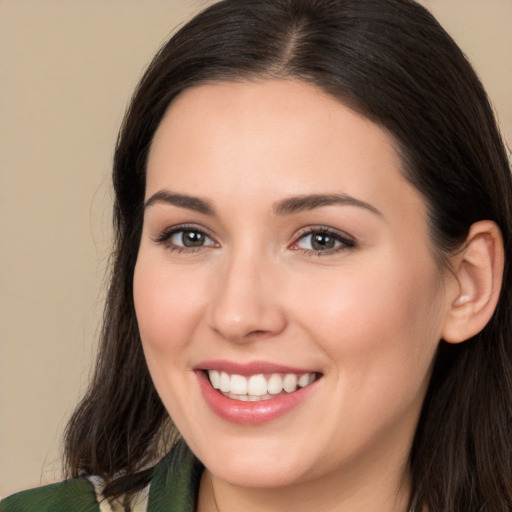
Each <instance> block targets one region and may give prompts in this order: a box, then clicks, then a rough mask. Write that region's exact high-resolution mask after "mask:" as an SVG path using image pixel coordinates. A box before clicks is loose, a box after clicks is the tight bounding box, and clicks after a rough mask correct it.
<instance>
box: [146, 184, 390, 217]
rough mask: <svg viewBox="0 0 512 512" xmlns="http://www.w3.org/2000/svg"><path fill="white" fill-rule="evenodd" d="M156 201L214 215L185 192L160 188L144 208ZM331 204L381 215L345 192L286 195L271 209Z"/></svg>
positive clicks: (288, 211) (284, 210)
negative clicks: (353, 207) (178, 192)
mask: <svg viewBox="0 0 512 512" xmlns="http://www.w3.org/2000/svg"><path fill="white" fill-rule="evenodd" d="M157 203H166V204H171V205H173V206H178V207H179V208H186V209H188V210H194V211H196V212H199V213H202V214H204V215H210V216H213V215H216V211H215V208H214V207H213V206H212V204H211V203H210V202H209V201H207V200H206V199H202V198H200V197H194V196H189V195H186V194H176V193H172V192H168V191H166V190H160V191H158V192H156V193H155V194H153V195H152V196H151V197H150V198H149V199H148V200H147V201H146V203H145V204H144V209H147V208H149V207H150V206H152V205H154V204H157ZM332 205H339V206H357V207H359V208H364V209H366V210H369V211H370V212H372V213H375V214H376V215H379V216H381V217H383V215H382V213H381V212H380V211H379V210H378V209H377V208H375V206H373V205H371V204H370V203H367V202H365V201H361V200H360V199H356V198H355V197H352V196H349V195H347V194H308V195H302V196H293V197H288V198H286V199H283V200H282V201H279V202H277V203H275V204H274V206H273V210H274V213H275V214H276V215H279V216H283V215H293V214H294V213H299V212H302V211H307V210H313V209H315V208H320V207H322V206H332Z"/></svg>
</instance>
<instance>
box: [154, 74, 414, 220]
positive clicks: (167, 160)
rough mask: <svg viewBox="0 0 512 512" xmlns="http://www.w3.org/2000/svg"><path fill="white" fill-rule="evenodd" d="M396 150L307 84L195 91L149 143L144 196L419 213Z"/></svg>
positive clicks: (378, 131) (374, 128) (178, 102)
mask: <svg viewBox="0 0 512 512" xmlns="http://www.w3.org/2000/svg"><path fill="white" fill-rule="evenodd" d="M395 146H396V144H395V141H394V139H393V138H392V137H391V136H390V135H389V134H388V133H387V132H386V131H385V130H384V129H382V128H381V127H380V126H378V125H377V124H375V123H373V122H371V121H369V120H368V119H367V118H365V117H363V116H361V115H360V114H358V113H356V112H355V111H353V110H352V109H350V108H349V107H347V106H345V105H344V104H343V103H341V102H340V101H339V100H337V99H336V98H334V97H333V96H331V95H329V94H327V93H325V92H323V91H322V90H321V89H319V88H318V87H316V86H314V85H311V84H307V83H304V82H299V81H291V80H281V81H278V80H268V81H260V82H237V83H234V82H228V83H218V84H208V85H201V86H197V87H194V88H191V89H188V90H186V91H184V92H183V93H182V94H181V95H180V96H179V97H178V98H176V99H175V101H174V102H173V103H172V104H171V105H170V107H169V109H168V111H167V113H166V115H165V116H164V119H163V120H162V122H161V124H160V126H159V128H158V130H157V132H156V134H155V137H154V139H153V143H152V147H151V150H150V154H149V159H148V176H147V190H146V197H149V196H150V195H151V194H154V193H155V192H156V191H157V190H158V189H159V188H162V187H166V188H170V189H171V190H173V191H176V192H179V193H181V192H183V193H190V192H191V191H190V189H191V188H193V189H194V193H195V195H199V196H201V195H206V196H208V195H215V194H216V195H217V196H218V197H219V198H220V197H221V196H222V197H224V196H225V195H229V196H230V197H233V196H234V195H235V194H236V195H237V196H238V197H240V198H244V197H245V196H247V199H250V197H253V196H254V195H258V194H259V195H260V196H261V197H264V198H267V199H268V200H269V201H274V200H279V199H280V198H281V197H282V196H283V195H301V194H310V193H333V192H335V193H345V194H350V195H352V196H354V197H357V198H358V199H361V200H362V201H367V202H371V203H372V204H374V206H375V207H376V208H377V209H379V210H383V209H385V203H390V204H391V203H393V202H394V201H395V200H396V198H397V197H398V196H400V197H401V198H402V200H403V202H404V204H403V206H407V205H408V203H409V202H410V200H413V201H414V202H415V204H414V205H413V206H415V207H418V208H420V210H422V209H423V201H422V200H420V198H419V194H417V193H416V191H415V189H413V188H412V187H411V186H410V184H409V183H408V181H407V180H405V179H404V177H403V175H402V172H401V169H402V161H401V159H400V157H399V155H398V153H397V151H396V150H395ZM213 199H214V200H215V197H213ZM416 203H417V204H416ZM409 206H410V205H409ZM422 213H423V212H422Z"/></svg>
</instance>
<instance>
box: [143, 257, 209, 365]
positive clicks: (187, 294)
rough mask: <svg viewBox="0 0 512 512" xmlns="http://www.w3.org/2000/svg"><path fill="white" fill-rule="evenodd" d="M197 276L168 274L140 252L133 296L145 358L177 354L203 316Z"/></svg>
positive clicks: (201, 289) (203, 292) (166, 267)
mask: <svg viewBox="0 0 512 512" xmlns="http://www.w3.org/2000/svg"><path fill="white" fill-rule="evenodd" d="M201 283H204V279H202V277H201V276H199V275H191V274H190V272H188V273H183V272H180V271H179V269H178V270H176V269H174V271H171V270H170V268H169V265H166V264H165V262H162V261H159V260H158V259H156V258H151V257H150V256H149V255H146V254H145V253H144V251H141V253H140V254H139V258H138V260H137V264H136V266H135V272H134V282H133V295H134V303H135V311H136V315H137V322H138V326H139V332H140V335H141V339H142V343H143V346H144V351H145V352H146V357H147V358H148V363H149V359H150V357H151V354H152V353H154V354H155V356H158V355H162V354H167V355H172V354H174V353H179V351H180V349H181V348H183V346H185V345H186V344H187V342H188V341H189V340H190V339H191V337H192V336H193V331H194V329H195V326H196V325H197V320H198V319H199V318H201V316H202V314H203V310H204V307H203V304H204V302H205V297H206V290H205V287H204V286H203V285H202V284H201Z"/></svg>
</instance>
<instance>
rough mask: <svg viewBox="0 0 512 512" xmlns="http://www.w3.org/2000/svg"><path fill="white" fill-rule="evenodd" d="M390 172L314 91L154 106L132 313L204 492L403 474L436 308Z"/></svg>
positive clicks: (440, 304)
mask: <svg viewBox="0 0 512 512" xmlns="http://www.w3.org/2000/svg"><path fill="white" fill-rule="evenodd" d="M400 166H401V161H400V159H399V157H398V155H397V153H396V151H395V150H394V147H393V141H392V139H391V137H390V136H389V135H388V134H387V133H386V132H385V131H384V130H382V129H381V128H379V127H378V126H377V125H375V124H373V123H372V122H370V121H368V120H367V119H365V118H363V117H361V116H360V115H358V114H357V113H355V112H354V111H352V110H350V109H349V108H347V107H346V106H344V105H343V104H341V103H340V102H339V101H337V100H336V99H334V98H333V97H331V96H329V95H326V94H324V93H323V92H321V91H320V90H319V89H317V88H316V87H314V86H312V85H307V84H304V83H299V82H294V81H262V82H258V83H222V84H217V85H204V86H198V87H196V88H193V89H190V90H187V91H185V92H184V93H183V94H182V95H181V96H180V97H179V98H178V99H176V100H175V101H174V102H173V103H172V105H171V106H170V108H169V110H168V112H167V114H166V116H165V118H164V119H163V121H162V123H161V125H160V127H159V128H158V130H157V132H156V134H155V137H154V140H153V143H152V147H151V150H150V155H149V160H148V167H147V190H146V208H145V212H144V225H143V233H142V240H141V244H140V249H139V254H138V260H137V264H136V269H135V276H134V298H135V306H136V313H137V319H138V324H139V328H140V334H141V338H142V342H143V347H144V352H145V355H146V359H147V364H148V367H149V370H150V373H151V376H152V378H153V380H154V383H155V386H156V389H157V390H158V393H159V394H160V396H161V398H162V401H163V403H164V405H165V407H166V409H167V410H168V412H169V414H170V415H171V417H172V418H173V420H174V422H175V424H176V426H177V427H178V429H179V430H180V432H181V433H182V435H183V437H184V438H185V440H186V441H187V443H188V444H189V446H190V447H191V449H192V450H193V451H194V453H195V454H196V455H197V456H198V457H199V458H200V459H201V460H202V462H203V463H204V464H205V466H206V467H207V468H208V469H209V470H210V472H211V473H212V474H213V475H214V476H215V477H216V478H218V479H221V480H222V481H225V482H230V483H232V484H236V485H241V486H254V487H277V486H286V485H291V484H293V483H299V482H306V481H308V480H310V481H311V480H314V479H319V478H328V477H330V476H332V475H336V476H339V475H341V474H343V473H347V472H348V473H350V475H352V477H353V476H354V475H357V474H359V473H361V474H362V473H365V472H366V473H365V474H368V472H371V471H373V470H375V471H382V466H383V465H385V467H388V468H389V467H393V463H394V461H395V462H396V466H397V467H398V466H400V467H401V468H402V469H403V465H404V464H405V461H406V459H407V454H408V451H409V449H410V443H411V439H412V436H413V433H414V430H415V427H416V423H417V420H418V415H419V412H420V408H421V404H422V400H423V398H424V394H425V391H426V386H427V383H428V379H429V373H430V368H431V363H432V360H433V357H434V353H435V350H436V347H437V344H438V341H439V339H440V332H441V330H442V325H443V321H444V318H445V316H446V313H445V311H446V309H447V305H446V302H447V301H446V297H445V293H444V292H443V290H444V289H445V287H444V285H443V278H442V275H441V272H440V270H439V268H438V267H437V266H436V263H435V261H434V257H433V251H432V248H431V245H430V241H429V234H428V228H427V220H426V206H425V204H424V202H423V200H422V198H421V197H420V195H419V193H418V192H417V191H416V190H415V189H414V188H413V187H412V186H411V185H409V184H408V182H407V181H406V180H405V179H404V178H403V176H402V174H401V171H400ZM338 481H339V480H338Z"/></svg>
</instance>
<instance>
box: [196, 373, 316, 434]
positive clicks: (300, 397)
mask: <svg viewBox="0 0 512 512" xmlns="http://www.w3.org/2000/svg"><path fill="white" fill-rule="evenodd" d="M224 368H225V367H224ZM224 371H226V370H224ZM195 373H196V375H197V377H198V381H199V386H200V388H201V392H202V393H203V397H204V399H205V401H206V403H207V404H208V405H209V407H210V408H211V409H212V411H213V412H214V413H215V414H217V415H218V416H220V417H221V418H222V419H224V420H226V421H229V422H231V423H237V424H239V425H259V424H262V423H266V422H270V421H272V420H275V419H277V418H279V417H281V416H283V415H285V414H286V413H288V412H289V411H291V410H292V409H294V408H295V407H296V406H298V405H300V404H301V403H302V402H303V401H304V400H305V399H306V398H307V397H308V396H309V394H310V393H311V392H312V391H313V390H314V389H315V388H316V383H317V382H318V380H316V381H315V382H313V383H312V384H310V385H309V386H306V387H305V388H302V389H299V390H297V391H295V392H294V393H289V394H286V395H278V396H276V397H275V398H271V399H269V400H260V401H259V402H242V401H240V400H234V399H232V398H227V397H225V396H224V395H223V394H222V393H220V392H219V391H217V390H216V389H214V388H213V387H212V385H211V384H210V381H209V379H208V377H207V375H206V372H204V371H196V372H195ZM259 373H280V372H278V371H276V370H272V371H270V372H266V371H264V372H261V371H260V372H259ZM283 373H295V372H294V371H293V372H290V371H289V369H287V370H286V371H285V372H283ZM298 373H307V372H298ZM239 375H240V373H239Z"/></svg>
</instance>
